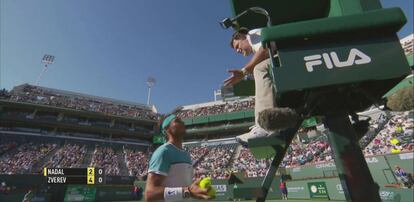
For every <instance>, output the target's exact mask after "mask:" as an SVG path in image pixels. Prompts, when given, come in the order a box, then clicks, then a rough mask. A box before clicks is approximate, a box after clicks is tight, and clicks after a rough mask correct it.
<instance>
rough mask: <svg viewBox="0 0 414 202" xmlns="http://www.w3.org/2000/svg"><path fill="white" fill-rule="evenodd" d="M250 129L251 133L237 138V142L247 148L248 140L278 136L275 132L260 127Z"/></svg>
mask: <svg viewBox="0 0 414 202" xmlns="http://www.w3.org/2000/svg"><path fill="white" fill-rule="evenodd" d="M250 129H251V130H250V132H248V133H245V134H243V135H239V136H237V137H236V141H237V142H238V143H239V144H241V145H243V146H245V147H247V146H248V144H247V141H248V140H251V139H255V138H260V137H271V136H273V135H276V134H277V133H275V132H271V131H266V130H265V129H263V128H261V127H260V126H256V125H254V126H252V127H250Z"/></svg>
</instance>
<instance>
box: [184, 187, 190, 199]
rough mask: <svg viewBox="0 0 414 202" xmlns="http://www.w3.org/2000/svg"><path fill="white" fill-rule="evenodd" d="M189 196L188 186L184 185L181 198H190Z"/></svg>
mask: <svg viewBox="0 0 414 202" xmlns="http://www.w3.org/2000/svg"><path fill="white" fill-rule="evenodd" d="M190 196H191V193H190V188H189V187H184V192H183V198H190Z"/></svg>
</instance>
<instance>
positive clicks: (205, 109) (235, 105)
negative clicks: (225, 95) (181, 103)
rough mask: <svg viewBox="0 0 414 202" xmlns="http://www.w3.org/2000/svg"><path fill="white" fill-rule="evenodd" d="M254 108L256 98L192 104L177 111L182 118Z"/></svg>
mask: <svg viewBox="0 0 414 202" xmlns="http://www.w3.org/2000/svg"><path fill="white" fill-rule="evenodd" d="M253 108H254V99H253V98H247V99H244V100H233V101H226V102H224V101H217V102H213V103H206V104H199V105H191V106H187V107H185V108H183V109H182V110H181V111H179V112H178V113H177V116H179V117H180V118H182V119H185V118H190V117H198V116H207V115H216V114H223V113H228V112H237V111H243V110H247V109H253Z"/></svg>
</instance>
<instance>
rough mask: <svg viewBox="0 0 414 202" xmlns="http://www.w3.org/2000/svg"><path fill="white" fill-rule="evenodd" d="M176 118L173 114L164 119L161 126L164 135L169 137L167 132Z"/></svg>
mask: <svg viewBox="0 0 414 202" xmlns="http://www.w3.org/2000/svg"><path fill="white" fill-rule="evenodd" d="M175 118H176V116H175V115H174V114H171V115H169V116H167V118H165V119H164V121H163V122H162V126H161V132H162V134H164V135H167V132H166V131H165V130H166V129H167V127H168V126H169V125H170V123H171V122H172V121H173V120H174V119H175Z"/></svg>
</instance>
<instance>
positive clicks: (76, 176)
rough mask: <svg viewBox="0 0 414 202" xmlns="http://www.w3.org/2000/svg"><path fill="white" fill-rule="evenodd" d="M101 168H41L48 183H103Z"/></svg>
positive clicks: (103, 176) (103, 172)
mask: <svg viewBox="0 0 414 202" xmlns="http://www.w3.org/2000/svg"><path fill="white" fill-rule="evenodd" d="M104 174H105V171H104V170H103V169H102V168H95V167H88V168H43V175H44V176H45V177H46V178H47V183H48V184H86V185H95V184H105V175H104Z"/></svg>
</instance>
